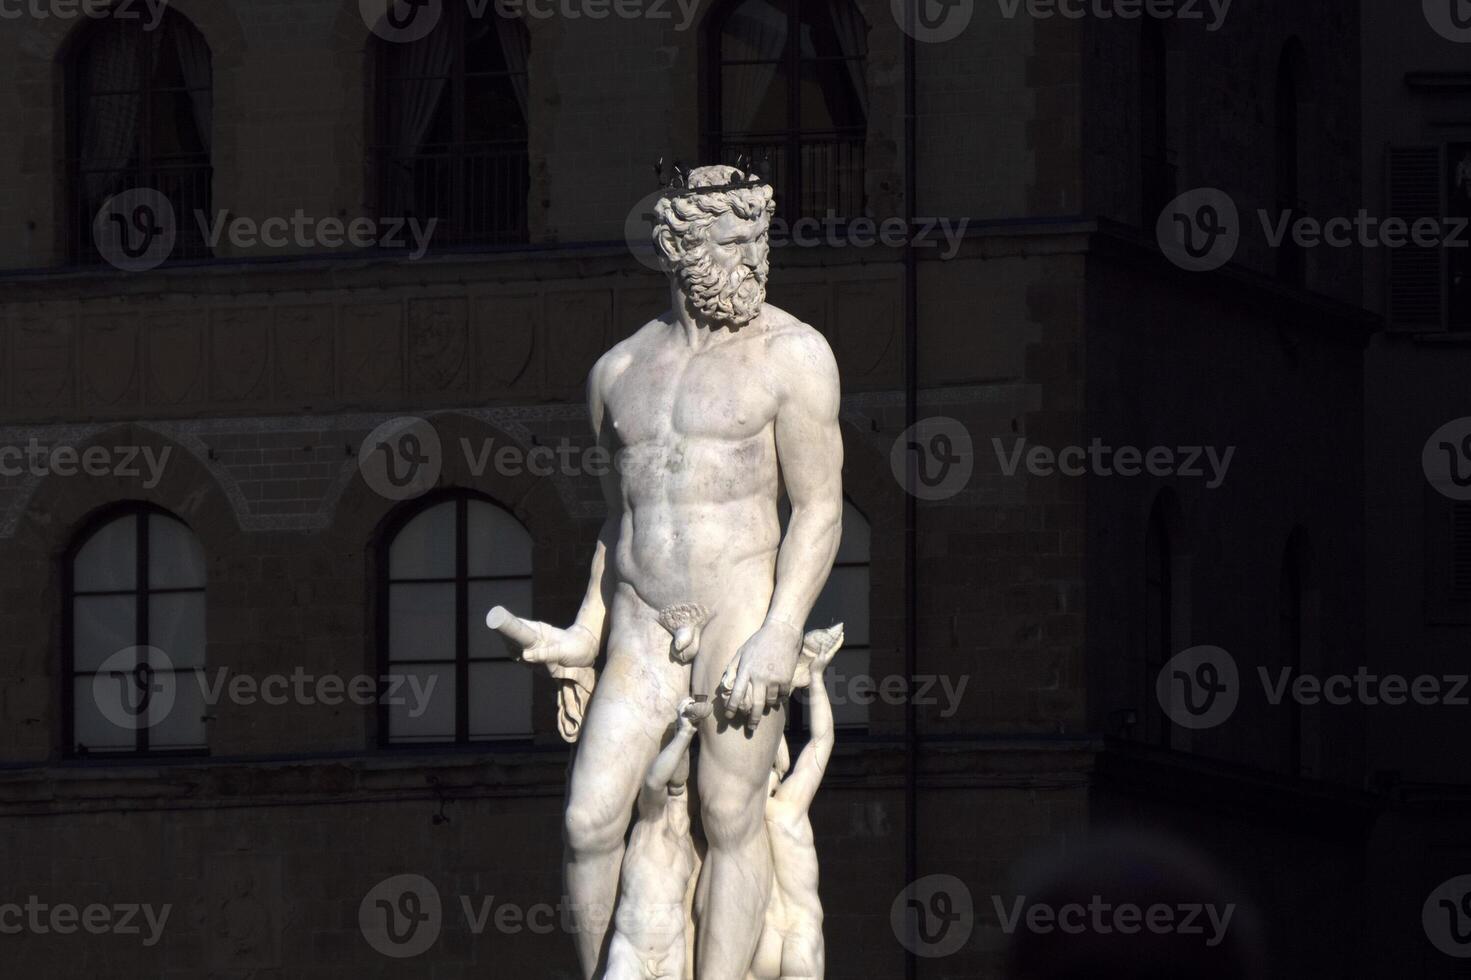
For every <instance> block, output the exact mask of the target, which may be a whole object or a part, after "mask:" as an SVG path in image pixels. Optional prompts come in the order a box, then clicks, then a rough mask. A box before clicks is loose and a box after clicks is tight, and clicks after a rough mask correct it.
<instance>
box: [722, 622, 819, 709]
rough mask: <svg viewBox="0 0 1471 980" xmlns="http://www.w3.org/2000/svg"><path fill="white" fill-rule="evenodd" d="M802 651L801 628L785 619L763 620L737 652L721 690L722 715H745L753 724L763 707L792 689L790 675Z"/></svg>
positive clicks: (728, 668)
mask: <svg viewBox="0 0 1471 980" xmlns="http://www.w3.org/2000/svg"><path fill="white" fill-rule="evenodd" d="M801 652H802V631H801V630H799V629H798V628H797V627H795V626H790V625H788V624H786V623H766V624H765V625H764V626H762V627H761V628H760V629H759V630H757V631H756V632H755V633H754V634H753V635H752V636H751V638H750V639H749V640H747V641H746V642H745V643H744V644H743V645H742V646H741V648H740V650H738V651H737V652H736V655H735V659H734V660H732V661H731V663H730V666H729V667H727V668H726V671H725V677H724V678H722V679H721V682H720V690H721V692H722V693H723V694H724V695H725V717H726V718H734V717H736V716H737V715H741V714H744V715H747V716H748V717H749V725H750V727H752V728H754V727H755V726H756V724H757V723H758V722H759V720H760V710H761V709H762V708H775V707H776V706H777V705H779V704H781V702H782V700H783V699H784V698H786V697H788V696H789V695H790V694H791V693H792V675H793V674H795V673H796V670H797V656H798V654H800V653H801Z"/></svg>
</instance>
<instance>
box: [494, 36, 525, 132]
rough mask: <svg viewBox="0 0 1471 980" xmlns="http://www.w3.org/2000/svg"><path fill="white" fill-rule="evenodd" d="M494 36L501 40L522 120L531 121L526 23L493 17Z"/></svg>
mask: <svg viewBox="0 0 1471 980" xmlns="http://www.w3.org/2000/svg"><path fill="white" fill-rule="evenodd" d="M495 29H496V36H497V38H499V40H500V42H501V54H502V55H503V56H504V57H505V59H506V71H508V72H510V73H511V88H513V89H515V91H516V102H517V103H519V104H520V106H521V118H522V120H523V121H526V122H530V121H531V113H530V111H529V108H528V105H527V89H526V63H527V61H528V60H529V58H530V56H531V35H530V34H529V33H527V30H526V25H524V24H522V23H521V22H520V21H519V20H513V19H511V18H508V17H497V18H496V19H495Z"/></svg>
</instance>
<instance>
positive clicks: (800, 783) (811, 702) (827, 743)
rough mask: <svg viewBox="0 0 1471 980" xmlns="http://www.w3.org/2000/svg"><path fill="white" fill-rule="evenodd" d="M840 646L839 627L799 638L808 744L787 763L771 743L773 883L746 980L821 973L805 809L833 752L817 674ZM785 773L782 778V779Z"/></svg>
mask: <svg viewBox="0 0 1471 980" xmlns="http://www.w3.org/2000/svg"><path fill="white" fill-rule="evenodd" d="M842 646H843V626H842V624H841V623H839V624H838V625H837V626H834V627H831V628H829V629H821V630H813V631H812V632H811V633H808V634H807V637H806V639H805V640H804V641H803V643H802V666H801V667H800V668H799V669H798V671H797V677H796V681H795V683H796V686H798V687H807V688H808V694H807V705H808V707H807V711H808V728H809V731H810V733H811V735H810V738H809V739H808V741H807V746H806V748H804V749H803V750H802V754H801V755H800V756H798V757H797V764H796V765H795V766H791V770H790V772H788V766H789V765H790V764H791V757H790V755H789V754H788V752H787V747H786V742H785V740H783V741H782V744H781V745H780V746H779V747H778V749H777V753H776V762H775V764H774V765H773V766H772V770H771V776H770V778H769V786H768V790H767V801H766V831H767V834H768V836H769V837H770V840H771V863H772V869H773V873H774V877H775V880H774V881H773V887H772V891H771V901H770V902H769V903H768V905H767V907H766V923H765V925H764V927H763V930H762V933H761V941H760V943H759V944H758V945H757V947H756V959H755V962H754V963H752V965H751V972H750V974H749V980H795V978H798V977H820V976H822V975H823V969H824V967H825V965H826V950H825V947H824V945H823V942H822V901H821V900H820V899H819V898H818V895H817V846H816V841H815V840H814V838H813V836H812V821H811V820H809V819H808V817H807V811H808V809H809V808H810V807H811V806H812V800H813V798H814V797H816V796H817V788H818V786H820V785H821V784H822V776H823V773H825V772H826V771H827V760H828V758H829V757H830V756H831V755H832V751H833V709H832V705H831V704H829V703H828V694H827V686H826V685H825V684H824V683H823V679H822V677H823V672H824V671H825V670H826V669H827V665H828V664H830V663H832V659H833V657H834V656H835V655H836V654H837V652H838V651H839V650H840V649H842ZM783 777H785V778H783Z"/></svg>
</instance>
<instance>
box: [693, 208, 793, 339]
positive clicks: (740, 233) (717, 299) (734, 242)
mask: <svg viewBox="0 0 1471 980" xmlns="http://www.w3.org/2000/svg"><path fill="white" fill-rule="evenodd" d="M769 227H770V219H769V218H768V217H767V216H766V215H764V214H763V215H761V216H760V217H758V218H755V219H747V218H742V217H739V216H738V215H736V214H733V213H726V214H722V215H720V216H718V217H716V218H715V219H714V220H712V221H711V222H710V223H709V224H708V225H706V226H705V229H704V235H703V236H702V237H703V239H704V240H703V241H702V242H700V243H699V244H697V245H694V246H693V247H691V248H688V249H687V250H686V251H685V252H684V254H683V255H682V256H681V257H680V261H679V263H678V265H677V266H676V268H675V269H674V270H672V271H673V274H674V275H675V276H676V277H677V281H678V283H679V286H680V289H681V290H682V291H683V292H684V294H685V297H686V298H687V299H688V300H689V303H690V306H692V307H693V308H694V310H695V311H696V312H697V313H699V314H700V315H701V316H702V317H704V318H705V319H707V320H709V321H711V322H712V323H714V324H716V325H719V326H735V327H739V326H743V325H744V324H746V323H749V322H750V321H751V320H753V319H755V317H756V315H757V314H758V313H760V312H761V305H762V304H763V303H764V302H766V277H767V274H768V272H769V269H770V266H769V264H768V262H767V255H768V253H769V251H770V248H769V246H768V244H767V231H768V229H769Z"/></svg>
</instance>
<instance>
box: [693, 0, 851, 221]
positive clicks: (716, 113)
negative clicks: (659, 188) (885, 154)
mask: <svg viewBox="0 0 1471 980" xmlns="http://www.w3.org/2000/svg"><path fill="white" fill-rule="evenodd" d="M713 23H714V27H713V28H712V35H711V46H712V49H713V50H712V58H711V60H712V64H713V70H712V72H711V82H712V84H711V99H710V105H709V111H708V113H707V123H708V125H707V128H706V134H705V143H706V152H707V154H708V155H710V156H712V157H717V158H719V159H721V160H726V161H731V160H734V158H735V157H736V156H738V155H741V154H744V155H745V156H747V157H748V158H750V159H752V160H754V161H757V164H756V166H757V170H758V172H762V171H761V161H763V160H766V161H769V169H770V173H764V172H762V176H767V177H770V178H771V179H772V180H773V181H774V187H775V189H776V192H777V196H778V205H777V206H778V213H780V214H783V215H785V216H786V218H787V220H792V219H794V218H797V217H801V216H812V217H819V218H820V217H825V216H827V215H829V214H831V215H833V216H835V217H839V218H849V217H854V216H857V215H861V214H862V213H863V206H864V192H863V170H864V140H865V138H866V135H867V132H868V88H867V85H866V82H865V59H866V57H867V54H868V25H867V24H865V23H864V21H863V18H862V16H861V15H859V13H858V9H857V8H856V7H855V6H854V5H853V3H852V2H851V0H733V2H731V3H729V4H727V5H726V6H725V7H724V8H723V9H722V10H721V11H719V12H718V13H717V14H716V16H715V19H714V22H713Z"/></svg>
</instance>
